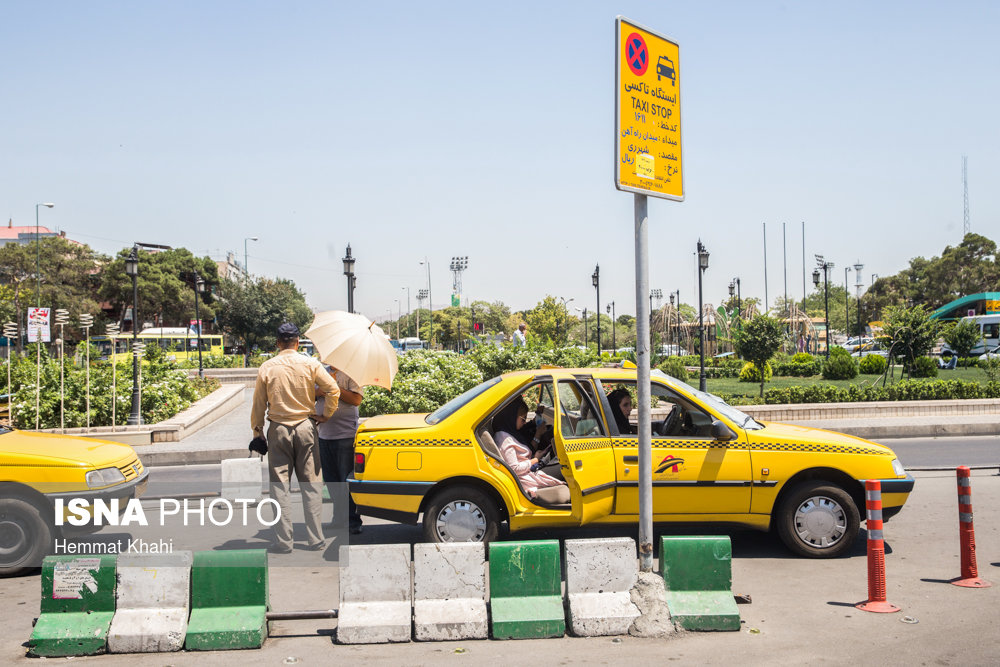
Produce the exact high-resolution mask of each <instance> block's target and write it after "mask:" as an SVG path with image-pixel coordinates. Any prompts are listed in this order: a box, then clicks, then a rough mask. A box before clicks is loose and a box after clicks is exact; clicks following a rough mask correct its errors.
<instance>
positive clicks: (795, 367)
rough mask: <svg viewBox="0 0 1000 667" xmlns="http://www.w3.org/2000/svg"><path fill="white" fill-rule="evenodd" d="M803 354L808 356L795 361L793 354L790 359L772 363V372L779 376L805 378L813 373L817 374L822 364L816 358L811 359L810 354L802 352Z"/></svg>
mask: <svg viewBox="0 0 1000 667" xmlns="http://www.w3.org/2000/svg"><path fill="white" fill-rule="evenodd" d="M803 354H804V356H806V357H808V359H807V360H805V361H795V357H798V356H799V355H797V354H796V355H795V357H792V360H791V361H778V362H775V364H774V374H775V375H778V376H781V377H800V378H807V377H812V376H813V375H819V373H820V370H821V369H822V364H821V363H820V361H819V360H818V359H813V357H812V355H810V354H805V353H803Z"/></svg>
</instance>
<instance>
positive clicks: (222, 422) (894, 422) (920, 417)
mask: <svg viewBox="0 0 1000 667" xmlns="http://www.w3.org/2000/svg"><path fill="white" fill-rule="evenodd" d="M233 399H234V400H231V401H230V402H229V403H228V405H230V406H235V407H230V408H229V409H228V412H225V414H222V415H221V416H218V417H217V418H216V419H215V421H214V422H212V423H211V424H209V425H208V426H205V427H203V428H201V429H200V430H198V431H197V432H195V433H193V434H192V435H189V436H187V437H185V438H183V439H182V440H180V441H179V442H154V443H152V444H147V445H138V446H135V449H136V451H137V452H138V453H139V455H140V456H141V457H142V460H143V462H144V463H145V464H146V465H147V466H166V465H188V464H195V463H218V462H219V461H221V460H222V459H228V458H246V456H247V444H248V443H249V442H250V404H251V401H252V400H253V389H252V388H245V389H243V392H242V398H241V400H240V402H239V403H237V402H236V400H235V397H233ZM206 400H207V399H206ZM745 411H746V412H747V413H749V414H751V415H754V416H757V417H758V418H760V419H764V420H773V421H781V422H785V423H789V424H799V425H802V426H810V427H813V428H821V429H827V430H830V431H838V432H840V433H847V434H849V435H855V436H858V437H860V438H867V439H872V440H876V441H878V440H880V439H883V438H918V437H941V436H953V437H964V436H972V435H1000V401H993V400H981V401H908V402H899V403H857V404H815V405H798V406H773V405H756V406H748V407H746V408H745ZM994 411H995V412H994ZM775 413H779V414H775ZM838 413H840V414H844V415H848V414H849V415H852V416H850V417H846V418H833V419H831V418H829V417H830V415H836V414H838ZM949 413H950V414H949ZM800 415H801V418H797V419H789V418H788V417H791V416H800ZM862 415H863V416H862ZM901 415H905V416H901Z"/></svg>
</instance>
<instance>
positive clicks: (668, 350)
mask: <svg viewBox="0 0 1000 667" xmlns="http://www.w3.org/2000/svg"><path fill="white" fill-rule="evenodd" d="M687 353H688V351H687V350H685V349H684V348H683V347H681V346H680V345H678V344H676V343H668V344H665V345H661V346H660V356H664V357H676V356H681V357H683V356H685V355H686V354H687Z"/></svg>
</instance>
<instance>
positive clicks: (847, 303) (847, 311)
mask: <svg viewBox="0 0 1000 667" xmlns="http://www.w3.org/2000/svg"><path fill="white" fill-rule="evenodd" d="M850 271H851V267H850V266H845V267H844V333H846V334H847V337H848V338H850V337H851V288H850V286H849V285H848V284H847V280H848V278H847V274H848V273H850ZM859 345H860V342H859Z"/></svg>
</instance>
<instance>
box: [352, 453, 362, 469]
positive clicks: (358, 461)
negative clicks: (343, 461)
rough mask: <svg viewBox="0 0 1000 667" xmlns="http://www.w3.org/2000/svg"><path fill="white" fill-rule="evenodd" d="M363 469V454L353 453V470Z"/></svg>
mask: <svg viewBox="0 0 1000 667" xmlns="http://www.w3.org/2000/svg"><path fill="white" fill-rule="evenodd" d="M364 471H365V455H364V454H355V455H354V472H364Z"/></svg>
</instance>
